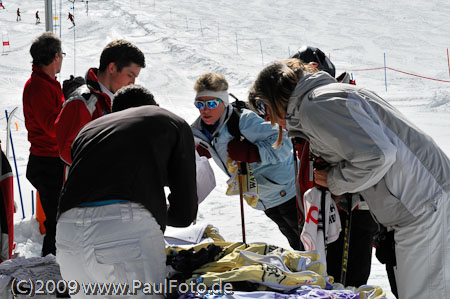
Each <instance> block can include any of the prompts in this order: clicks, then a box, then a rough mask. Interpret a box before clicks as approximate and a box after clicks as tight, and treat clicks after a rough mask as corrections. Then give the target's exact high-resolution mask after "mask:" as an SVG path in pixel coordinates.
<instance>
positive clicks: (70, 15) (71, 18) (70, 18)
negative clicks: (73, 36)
mask: <svg viewBox="0 0 450 299" xmlns="http://www.w3.org/2000/svg"><path fill="white" fill-rule="evenodd" d="M67 18H68V19H69V20H70V21H71V22H72V24H73V26H75V21H74V20H73V14H71V13H70V11H69V16H68V17H67Z"/></svg>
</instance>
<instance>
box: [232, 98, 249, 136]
mask: <svg viewBox="0 0 450 299" xmlns="http://www.w3.org/2000/svg"><path fill="white" fill-rule="evenodd" d="M229 95H230V96H231V97H233V98H234V99H235V101H234V102H233V103H231V106H233V111H232V112H231V116H230V118H229V119H228V122H227V128H228V132H230V134H231V136H233V137H235V138H244V139H245V136H244V135H242V134H241V130H240V129H239V120H240V118H241V114H242V109H244V108H247V104H246V103H245V102H244V101H240V100H239V99H238V98H237V97H236V96H234V94H232V93H230V94H229Z"/></svg>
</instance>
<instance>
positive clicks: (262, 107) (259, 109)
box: [254, 101, 266, 118]
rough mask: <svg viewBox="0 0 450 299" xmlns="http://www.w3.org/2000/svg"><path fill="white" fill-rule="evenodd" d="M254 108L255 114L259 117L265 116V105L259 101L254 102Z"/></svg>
mask: <svg viewBox="0 0 450 299" xmlns="http://www.w3.org/2000/svg"><path fill="white" fill-rule="evenodd" d="M254 108H255V110H256V113H258V115H259V116H261V117H262V118H264V117H265V116H266V105H264V103H263V102H261V101H255V103H254Z"/></svg>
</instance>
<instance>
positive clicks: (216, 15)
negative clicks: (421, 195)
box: [0, 0, 450, 298]
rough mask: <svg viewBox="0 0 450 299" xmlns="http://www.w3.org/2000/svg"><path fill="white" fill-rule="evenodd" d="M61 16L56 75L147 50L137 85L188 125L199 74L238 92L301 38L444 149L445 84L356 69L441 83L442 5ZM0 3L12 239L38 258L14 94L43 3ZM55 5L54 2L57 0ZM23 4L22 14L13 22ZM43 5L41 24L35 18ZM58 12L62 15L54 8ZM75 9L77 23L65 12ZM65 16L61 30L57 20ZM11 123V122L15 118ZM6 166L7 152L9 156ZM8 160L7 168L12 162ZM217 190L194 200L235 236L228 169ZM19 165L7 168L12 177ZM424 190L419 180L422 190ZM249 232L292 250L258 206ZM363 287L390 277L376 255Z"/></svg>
mask: <svg viewBox="0 0 450 299" xmlns="http://www.w3.org/2000/svg"><path fill="white" fill-rule="evenodd" d="M54 2H56V3H54V6H53V10H54V12H56V14H55V15H56V16H57V17H58V18H59V19H60V20H58V21H57V23H58V26H56V27H55V33H56V34H57V35H60V36H61V38H62V41H63V50H64V52H66V53H67V56H66V58H65V60H64V63H63V68H62V71H61V75H60V78H61V80H64V79H67V78H68V77H69V75H71V74H75V75H84V73H85V71H86V70H87V69H88V68H89V67H91V66H98V61H99V56H100V53H101V51H102V49H103V47H104V46H105V45H106V44H107V43H108V42H109V41H111V40H113V39H118V38H123V39H127V40H129V41H131V42H133V43H135V44H136V45H137V46H138V47H139V48H140V49H141V50H142V51H143V52H144V53H145V55H146V60H147V67H146V68H145V69H143V70H142V71H141V74H140V76H139V78H138V79H137V83H138V84H141V85H143V86H145V87H147V88H149V89H150V90H151V91H152V92H153V93H154V95H155V97H156V99H157V101H158V102H159V103H160V104H161V106H162V107H164V108H167V109H168V110H171V111H173V112H175V113H177V114H178V115H180V116H182V117H184V118H185V119H186V120H187V121H188V122H189V123H190V122H192V121H193V120H194V119H195V118H196V117H197V116H198V111H197V110H196V108H195V107H194V105H193V97H194V90H193V84H194V81H195V80H196V79H197V78H198V77H199V76H200V75H201V74H202V73H204V72H208V71H212V72H218V73H221V74H224V75H225V76H226V78H227V79H228V81H229V83H230V91H231V92H232V93H234V94H235V95H236V96H238V97H239V98H241V99H245V98H246V96H247V92H248V89H249V87H250V85H251V83H252V81H253V79H254V78H255V76H256V74H257V73H258V71H259V70H260V69H261V68H262V65H263V64H266V63H268V62H270V61H272V60H275V59H280V58H285V57H288V56H289V55H291V54H293V53H294V51H295V50H296V49H297V48H298V47H299V46H301V45H305V44H308V45H313V46H317V47H319V48H321V49H322V50H323V51H324V52H325V53H326V54H327V55H330V57H331V60H332V61H333V62H334V64H335V65H336V68H337V72H342V71H352V72H353V74H354V76H355V79H356V83H357V84H358V85H359V86H363V87H367V88H369V89H371V90H374V91H375V92H377V93H379V94H380V95H381V96H383V97H384V98H385V99H387V100H388V101H389V102H391V103H392V104H393V105H395V106H396V107H398V108H399V109H400V110H401V111H402V112H403V113H405V114H406V115H407V116H408V117H409V118H410V119H412V120H413V121H414V122H415V123H416V125H417V126H419V127H420V128H422V129H423V130H424V131H425V132H427V133H428V134H430V135H431V136H432V137H433V138H434V139H435V140H436V141H437V143H438V144H439V145H440V146H441V147H442V148H443V149H444V151H445V152H446V153H447V154H448V155H450V118H449V114H450V84H449V82H439V81H434V80H428V79H423V78H419V77H415V76H412V75H407V74H404V73H400V72H396V71H392V70H387V84H388V86H387V91H386V89H385V77H384V70H368V71H355V70H361V69H368V68H376V67H381V66H383V63H384V62H383V59H384V53H385V54H386V63H387V66H388V67H391V68H394V69H397V70H401V71H405V72H409V73H414V74H418V75H421V76H425V77H431V78H436V79H440V80H450V78H449V66H448V60H447V52H446V51H447V47H448V46H449V44H450V40H449V39H450V34H449V33H450V32H449V31H450V30H449V27H450V20H449V19H448V14H445V13H443V12H446V11H447V12H448V11H449V10H450V2H447V1H437V0H434V1H428V2H427V1H418V0H412V1H411V0H398V1H387V0H379V1H360V0H356V1H332V0H324V1H304V0H300V1H294V0H279V1H270V0H247V1H240V0H228V1H225V0H217V1H207V0H197V1H192V0H177V1H173V0H143V1H138V0H132V1H123V0H122V1H118V0H91V1H89V6H88V7H86V2H80V1H76V2H75V3H74V7H75V9H74V10H73V9H72V3H71V2H69V1H62V0H54ZM3 4H4V5H5V7H6V9H5V10H3V9H0V31H1V32H2V37H3V41H8V40H9V42H10V46H9V47H8V46H6V47H4V48H3V49H2V50H3V52H2V55H1V56H0V108H1V109H2V110H5V109H7V110H8V111H11V110H12V109H13V108H14V107H16V106H17V107H19V111H18V113H17V114H16V117H14V119H13V132H12V134H13V141H14V149H15V155H16V159H17V166H18V174H19V179H20V185H21V193H22V200H23V206H24V211H25V216H26V218H25V220H22V211H21V202H20V197H19V192H18V188H17V180H16V178H15V201H16V203H17V206H18V211H17V213H16V215H15V217H16V225H15V229H16V232H15V241H16V242H17V243H18V252H19V253H20V254H21V255H24V256H37V255H39V252H40V246H41V245H40V242H41V236H40V235H39V233H38V230H37V227H36V224H35V222H33V221H30V216H31V206H32V205H31V190H32V186H31V185H30V183H29V182H28V181H27V179H26V178H25V171H26V165H27V162H28V149H29V143H28V141H27V131H26V129H25V126H24V122H23V112H22V102H21V97H22V96H21V95H22V90H23V85H24V83H25V82H26V80H27V78H28V77H29V75H30V73H31V56H30V55H29V47H30V44H31V41H32V39H33V38H34V37H35V36H37V35H39V34H40V33H42V32H43V31H44V30H45V17H44V1H42V0H41V1H35V0H4V1H3ZM60 5H61V6H60ZM18 7H19V8H20V10H21V12H22V21H20V22H16V10H17V8H18ZM37 10H39V11H40V17H41V24H38V25H36V24H35V12H36V11H37ZM60 11H61V14H60ZM69 11H70V12H71V13H74V15H75V22H76V27H74V28H70V27H71V26H72V24H71V22H70V21H69V20H68V19H67V15H68V12H69ZM59 21H61V26H59ZM2 116H3V117H2ZM15 123H16V124H17V128H18V129H17V130H16V125H15ZM5 127H6V121H5V118H4V115H3V111H2V114H1V115H0V139H1V140H2V146H3V147H5V143H6V140H5V138H6V133H5ZM10 156H11V157H10V158H11V160H10V161H11V162H12V161H13V160H12V153H11V152H10ZM12 166H13V167H14V164H13V163H12ZM213 168H214V170H215V173H216V179H217V184H218V186H217V188H216V189H215V190H214V191H213V192H212V194H211V195H210V196H209V197H208V198H207V199H206V200H205V202H203V203H202V204H201V205H200V209H199V215H198V220H199V221H204V222H208V223H211V224H213V225H215V226H216V227H218V228H219V230H220V232H221V233H222V235H223V236H224V237H225V238H226V239H227V240H230V241H238V240H240V239H241V228H240V214H239V203H238V202H239V200H238V197H227V196H225V195H224V194H225V190H226V184H225V181H226V177H225V175H224V174H222V173H221V171H220V170H219V169H218V168H217V167H216V166H215V165H213ZM15 173H16V172H15V171H14V174H15ZM424 187H425V186H424ZM245 218H246V228H247V240H248V241H249V242H252V241H263V242H267V243H273V244H277V245H280V246H284V247H288V246H289V245H288V242H287V241H286V240H285V238H284V237H283V236H282V235H281V233H280V232H279V231H278V229H277V228H276V226H275V224H274V223H273V222H271V221H269V220H268V218H267V217H266V216H265V215H264V214H263V213H262V212H259V211H256V210H254V209H251V208H249V207H247V206H246V207H245ZM369 283H370V284H375V285H379V286H381V287H383V289H384V290H386V292H387V293H388V298H394V297H393V296H392V294H391V293H390V292H389V284H388V281H387V278H386V274H385V271H384V266H383V265H380V264H379V263H378V262H377V260H376V259H375V258H374V260H373V267H372V273H371V276H370V280H369Z"/></svg>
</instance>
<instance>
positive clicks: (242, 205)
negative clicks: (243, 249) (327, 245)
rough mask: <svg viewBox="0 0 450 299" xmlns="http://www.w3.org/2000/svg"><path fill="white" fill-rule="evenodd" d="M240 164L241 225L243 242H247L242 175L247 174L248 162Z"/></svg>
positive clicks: (238, 164)
mask: <svg viewBox="0 0 450 299" xmlns="http://www.w3.org/2000/svg"><path fill="white" fill-rule="evenodd" d="M237 166H238V179H239V200H240V205H241V226H242V242H243V243H244V244H245V243H247V242H246V241H245V219H244V190H243V188H242V175H243V174H246V173H247V171H246V170H245V171H243V170H244V169H243V168H244V167H246V163H241V162H237Z"/></svg>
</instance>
